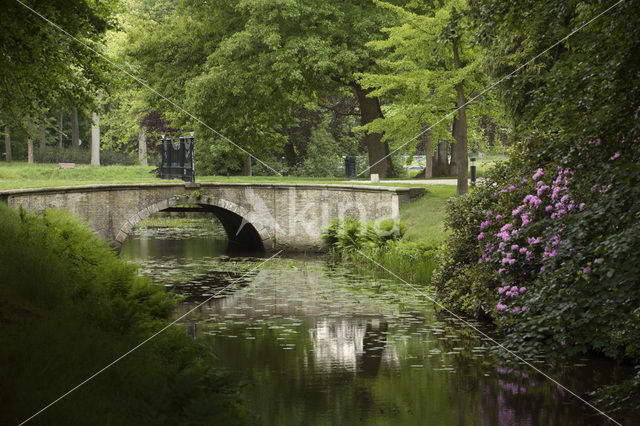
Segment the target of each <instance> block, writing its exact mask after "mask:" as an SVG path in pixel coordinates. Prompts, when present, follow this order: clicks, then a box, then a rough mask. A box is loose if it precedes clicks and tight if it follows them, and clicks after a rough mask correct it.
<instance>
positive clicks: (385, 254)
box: [325, 185, 456, 285]
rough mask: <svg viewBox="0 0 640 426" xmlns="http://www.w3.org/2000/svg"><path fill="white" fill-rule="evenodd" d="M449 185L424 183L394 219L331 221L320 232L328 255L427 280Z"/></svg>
mask: <svg viewBox="0 0 640 426" xmlns="http://www.w3.org/2000/svg"><path fill="white" fill-rule="evenodd" d="M455 191H456V188H455V187H453V186H448V185H434V186H430V187H429V188H428V190H427V193H426V194H425V195H424V196H423V197H421V198H419V199H418V200H416V201H414V202H412V203H409V204H406V205H404V206H402V208H401V211H400V218H401V222H400V224H397V223H395V224H392V223H389V222H388V223H384V222H383V223H382V224H379V225H377V226H373V224H364V223H360V222H358V221H355V220H345V221H335V222H334V223H333V224H332V226H331V227H330V228H329V230H327V232H326V234H325V240H326V242H327V243H328V244H329V246H330V257H331V259H332V260H333V261H339V262H346V263H348V264H350V265H351V267H352V268H353V269H354V270H355V271H356V272H358V273H362V274H371V273H372V271H373V273H374V274H375V275H377V276H380V277H384V278H390V277H391V274H390V273H389V272H388V271H385V270H384V269H388V270H389V271H391V272H393V273H394V274H396V275H398V276H399V277H401V278H402V279H404V280H407V281H408V282H410V283H412V284H419V285H428V284H429V283H430V281H431V276H432V274H433V271H434V269H435V268H436V254H437V250H438V246H439V245H440V244H441V243H442V242H443V241H444V239H445V238H446V236H447V233H446V231H445V230H444V227H443V221H444V215H445V204H446V201H447V199H449V198H450V197H452V196H454V195H455ZM368 258H369V259H368ZM372 260H373V261H375V262H376V263H378V264H379V265H381V266H382V267H383V268H384V269H383V268H381V267H380V266H376V265H374V264H372V263H373V262H372Z"/></svg>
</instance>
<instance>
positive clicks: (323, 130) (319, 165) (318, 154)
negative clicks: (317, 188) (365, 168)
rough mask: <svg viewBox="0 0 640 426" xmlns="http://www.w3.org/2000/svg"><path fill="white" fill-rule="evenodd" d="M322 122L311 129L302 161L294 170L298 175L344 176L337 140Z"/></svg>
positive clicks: (325, 123)
mask: <svg viewBox="0 0 640 426" xmlns="http://www.w3.org/2000/svg"><path fill="white" fill-rule="evenodd" d="M327 125H328V123H327V122H323V123H321V124H320V126H319V127H316V128H314V129H313V130H312V131H311V135H310V137H309V146H308V148H307V151H306V153H305V154H306V155H305V158H304V162H303V163H302V165H301V166H300V168H299V169H298V170H296V171H295V174H296V175H299V176H310V177H334V176H335V177H338V176H344V169H342V168H341V167H340V166H341V165H342V163H343V162H344V160H343V159H342V156H341V154H342V153H341V152H340V146H339V144H338V142H337V141H336V140H335V139H334V138H333V137H332V135H331V133H329V130H328V128H327Z"/></svg>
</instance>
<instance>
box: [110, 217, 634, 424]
mask: <svg viewBox="0 0 640 426" xmlns="http://www.w3.org/2000/svg"><path fill="white" fill-rule="evenodd" d="M208 229H209V230H202V231H198V232H191V231H187V232H184V233H183V232H181V230H180V229H170V228H162V229H160V228H151V229H146V230H145V229H138V230H137V231H136V232H135V233H134V234H133V235H132V236H131V237H129V238H128V239H127V241H126V242H125V246H124V247H123V250H122V255H123V256H124V257H126V258H128V259H130V260H131V261H133V262H136V263H137V264H139V265H140V266H141V273H143V274H144V275H147V276H149V277H151V278H152V280H153V281H154V282H155V283H157V284H158V285H164V286H165V287H167V288H168V289H172V290H173V291H176V292H177V293H179V294H181V295H184V296H185V300H184V302H183V303H182V305H181V307H180V309H187V308H190V307H192V306H194V305H196V304H198V303H201V302H202V301H204V300H206V299H208V298H211V297H212V299H211V300H210V301H208V302H207V303H206V304H205V305H203V306H202V307H201V308H200V309H199V310H198V311H197V312H196V313H194V314H193V316H192V317H191V318H190V319H189V321H188V322H189V324H190V326H189V327H188V329H189V332H190V333H191V334H193V335H194V337H195V338H197V339H201V340H202V341H204V342H207V343H209V344H210V345H211V347H212V348H213V350H214V352H215V354H216V356H217V358H218V363H219V365H218V367H222V368H225V369H228V370H230V371H232V372H234V373H235V374H237V375H239V376H240V377H242V379H243V381H244V382H245V383H247V386H246V387H245V388H244V389H243V395H244V397H245V398H246V400H247V404H248V406H249V408H250V410H251V411H252V413H253V414H254V415H255V424H278V425H281V424H287V425H289V424H304V425H316V424H317V425H325V424H326V425H329V424H346V425H357V424H372V425H384V424H408V425H412V424H416V425H417V424H452V425H458V424H459V425H548V424H558V425H583V424H607V422H606V419H605V418H604V417H603V416H602V415H600V414H598V413H597V412H595V411H594V410H593V409H592V408H589V407H587V406H586V405H585V404H584V403H582V402H580V401H579V400H577V399H576V398H575V397H573V396H571V395H570V394H568V393H567V392H566V391H564V390H563V389H562V388H561V387H559V386H557V385H556V384H554V383H553V382H551V381H550V380H548V379H547V378H544V377H543V376H541V375H539V374H537V373H535V372H534V371H533V370H532V369H531V368H530V367H529V366H527V365H523V364H521V363H514V362H510V361H508V360H505V359H503V358H502V357H499V356H495V351H496V348H495V347H494V345H493V343H492V342H490V341H488V340H487V339H483V338H479V337H478V335H477V333H476V332H474V331H473V330H471V329H470V328H469V327H468V326H466V325H465V324H463V323H461V322H460V321H458V320H456V319H454V318H449V317H447V316H443V315H437V314H436V313H435V312H434V310H433V308H432V304H431V303H430V302H429V298H430V294H429V293H428V292H426V291H425V292H423V293H417V292H416V291H414V290H412V289H411V288H408V287H407V286H406V285H403V284H400V283H397V282H394V281H391V280H388V279H383V278H379V277H374V276H370V277H357V276H354V275H352V274H351V273H350V272H349V271H348V270H346V269H344V268H341V267H335V266H331V265H328V264H327V262H326V261H325V260H323V259H321V258H308V257H307V258H305V257H299V256H298V257H297V258H295V259H292V258H284V259H274V260H272V261H269V262H267V263H266V264H264V265H262V266H261V267H260V268H259V270H257V271H255V272H251V273H249V274H246V273H247V271H249V270H250V269H251V268H253V267H254V266H256V265H257V264H259V263H260V262H262V261H264V258H262V259H261V258H255V257H250V258H243V257H229V256H227V255H225V249H226V241H225V239H224V237H223V236H222V233H221V232H218V231H215V229H214V230H213V231H212V230H211V228H210V227H209V228H208ZM229 284H232V285H231V286H230V287H229V288H226V286H229ZM530 361H531V362H535V363H536V365H537V366H538V368H540V369H542V370H545V371H550V372H551V374H553V376H554V377H555V378H557V379H558V381H559V382H560V383H562V384H563V385H565V386H567V387H568V388H570V389H572V390H574V391H575V392H577V393H578V394H580V395H583V396H584V395H586V393H587V392H588V391H589V390H593V389H594V388H595V387H596V386H597V385H598V384H602V383H608V382H609V381H611V380H612V379H613V378H615V377H616V376H619V375H621V374H625V373H626V371H625V370H624V369H621V368H619V367H616V366H615V364H613V363H607V362H604V361H602V360H594V359H588V358H584V359H580V360H576V361H575V362H573V363H572V364H571V365H567V366H565V367H563V368H555V369H553V370H551V367H550V366H548V365H546V364H544V363H542V362H541V361H540V360H535V359H531V360H530ZM626 423H628V424H632V423H631V422H628V421H627V422H626Z"/></svg>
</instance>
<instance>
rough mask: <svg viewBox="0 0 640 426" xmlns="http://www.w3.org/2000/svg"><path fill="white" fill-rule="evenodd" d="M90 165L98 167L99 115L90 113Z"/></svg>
mask: <svg viewBox="0 0 640 426" xmlns="http://www.w3.org/2000/svg"><path fill="white" fill-rule="evenodd" d="M91 165H92V166H93V167H100V116H99V115H98V113H97V112H93V113H91Z"/></svg>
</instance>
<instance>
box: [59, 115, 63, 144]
mask: <svg viewBox="0 0 640 426" xmlns="http://www.w3.org/2000/svg"><path fill="white" fill-rule="evenodd" d="M62 117H63V114H62V110H60V113H59V114H58V148H60V149H62Z"/></svg>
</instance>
